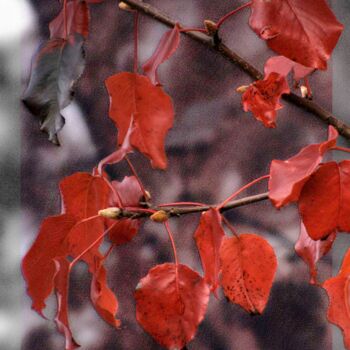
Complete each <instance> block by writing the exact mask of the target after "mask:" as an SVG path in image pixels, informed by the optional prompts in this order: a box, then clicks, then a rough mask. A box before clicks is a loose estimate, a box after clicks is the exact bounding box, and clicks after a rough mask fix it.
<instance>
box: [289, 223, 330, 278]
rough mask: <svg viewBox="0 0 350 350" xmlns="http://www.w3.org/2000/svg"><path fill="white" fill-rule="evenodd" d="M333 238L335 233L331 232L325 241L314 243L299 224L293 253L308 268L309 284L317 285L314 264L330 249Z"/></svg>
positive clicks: (302, 225)
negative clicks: (297, 237) (298, 232)
mask: <svg viewBox="0 0 350 350" xmlns="http://www.w3.org/2000/svg"><path fill="white" fill-rule="evenodd" d="M335 238H336V233H335V232H332V233H331V234H330V235H329V236H328V237H327V238H326V239H325V240H318V241H314V240H313V239H312V238H310V236H309V235H308V234H307V231H306V229H305V226H304V224H303V223H301V227H300V236H299V239H298V241H297V242H296V243H295V251H296V253H297V254H298V255H299V256H300V257H301V258H302V259H303V260H304V261H305V263H306V264H307V265H308V266H309V269H310V283H311V284H317V266H316V264H317V262H318V260H319V259H321V258H322V257H323V256H325V255H326V254H327V253H328V252H329V250H330V249H331V248H332V245H333V242H334V240H335Z"/></svg>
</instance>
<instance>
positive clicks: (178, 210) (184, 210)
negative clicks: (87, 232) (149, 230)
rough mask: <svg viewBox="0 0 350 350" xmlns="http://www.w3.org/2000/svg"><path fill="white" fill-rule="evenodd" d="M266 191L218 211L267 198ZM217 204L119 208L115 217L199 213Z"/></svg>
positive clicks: (227, 205) (232, 203) (231, 203)
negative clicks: (154, 213) (160, 211)
mask: <svg viewBox="0 0 350 350" xmlns="http://www.w3.org/2000/svg"><path fill="white" fill-rule="evenodd" d="M268 198H269V197H268V192H265V193H260V194H256V195H254V196H248V197H244V198H241V199H237V200H234V201H232V202H229V203H227V204H226V205H225V206H223V207H222V208H221V209H220V212H221V213H223V212H225V211H228V210H231V209H233V208H238V207H242V206H244V205H248V204H252V203H256V202H260V201H263V200H266V199H268ZM217 205H218V204H215V205H205V206H190V207H188V206H183V207H156V206H155V207H151V208H149V211H145V210H144V209H140V210H138V209H137V208H135V209H133V210H130V209H129V208H127V209H122V208H120V212H119V213H118V217H117V218H115V219H121V218H133V219H137V218H142V217H148V216H151V215H152V213H153V212H154V211H159V210H163V211H165V212H166V213H167V214H168V217H172V216H181V215H186V214H193V213H201V212H203V211H207V210H209V209H210V208H215V207H216V206H217Z"/></svg>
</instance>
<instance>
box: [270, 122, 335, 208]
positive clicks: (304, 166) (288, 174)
mask: <svg viewBox="0 0 350 350" xmlns="http://www.w3.org/2000/svg"><path fill="white" fill-rule="evenodd" d="M337 137H338V132H337V131H336V130H335V129H334V128H333V127H332V126H330V127H329V129H328V141H325V142H322V143H317V144H313V145H309V146H306V147H304V148H303V149H302V150H301V151H300V152H299V153H298V154H297V155H295V156H293V157H291V158H289V159H287V160H273V161H272V162H271V166H270V179H269V197H270V199H271V201H272V203H273V205H274V206H275V207H276V208H281V207H282V206H283V205H286V204H288V203H290V202H293V201H297V200H298V199H299V196H300V192H301V190H302V188H303V186H304V184H305V182H306V181H307V180H308V179H309V177H310V176H311V174H312V173H313V172H314V171H315V170H316V168H317V167H318V165H319V163H320V162H321V161H322V158H323V155H324V154H325V153H326V152H327V151H328V150H329V149H331V148H332V147H333V146H335V144H336V140H337Z"/></svg>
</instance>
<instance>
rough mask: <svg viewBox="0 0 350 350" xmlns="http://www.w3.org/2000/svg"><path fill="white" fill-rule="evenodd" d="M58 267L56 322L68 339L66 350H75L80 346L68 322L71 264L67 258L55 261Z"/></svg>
mask: <svg viewBox="0 0 350 350" xmlns="http://www.w3.org/2000/svg"><path fill="white" fill-rule="evenodd" d="M54 262H55V267H56V275H55V289H56V296H57V314H56V317H55V322H56V325H57V329H58V330H59V332H60V333H62V334H63V335H64V336H65V338H66V345H65V349H66V350H74V349H77V348H79V347H80V345H79V344H78V343H77V342H76V341H75V340H74V338H73V335H72V331H71V329H70V327H69V320H68V293H69V272H70V271H69V262H68V261H67V260H66V259H65V258H57V259H55V260H54Z"/></svg>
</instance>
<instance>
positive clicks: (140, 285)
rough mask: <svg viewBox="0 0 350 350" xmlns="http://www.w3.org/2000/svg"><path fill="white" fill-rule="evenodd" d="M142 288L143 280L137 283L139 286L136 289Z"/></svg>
mask: <svg viewBox="0 0 350 350" xmlns="http://www.w3.org/2000/svg"><path fill="white" fill-rule="evenodd" d="M141 288H142V284H141V282H139V283H137V286H136V288H135V290H139V289H141Z"/></svg>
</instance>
